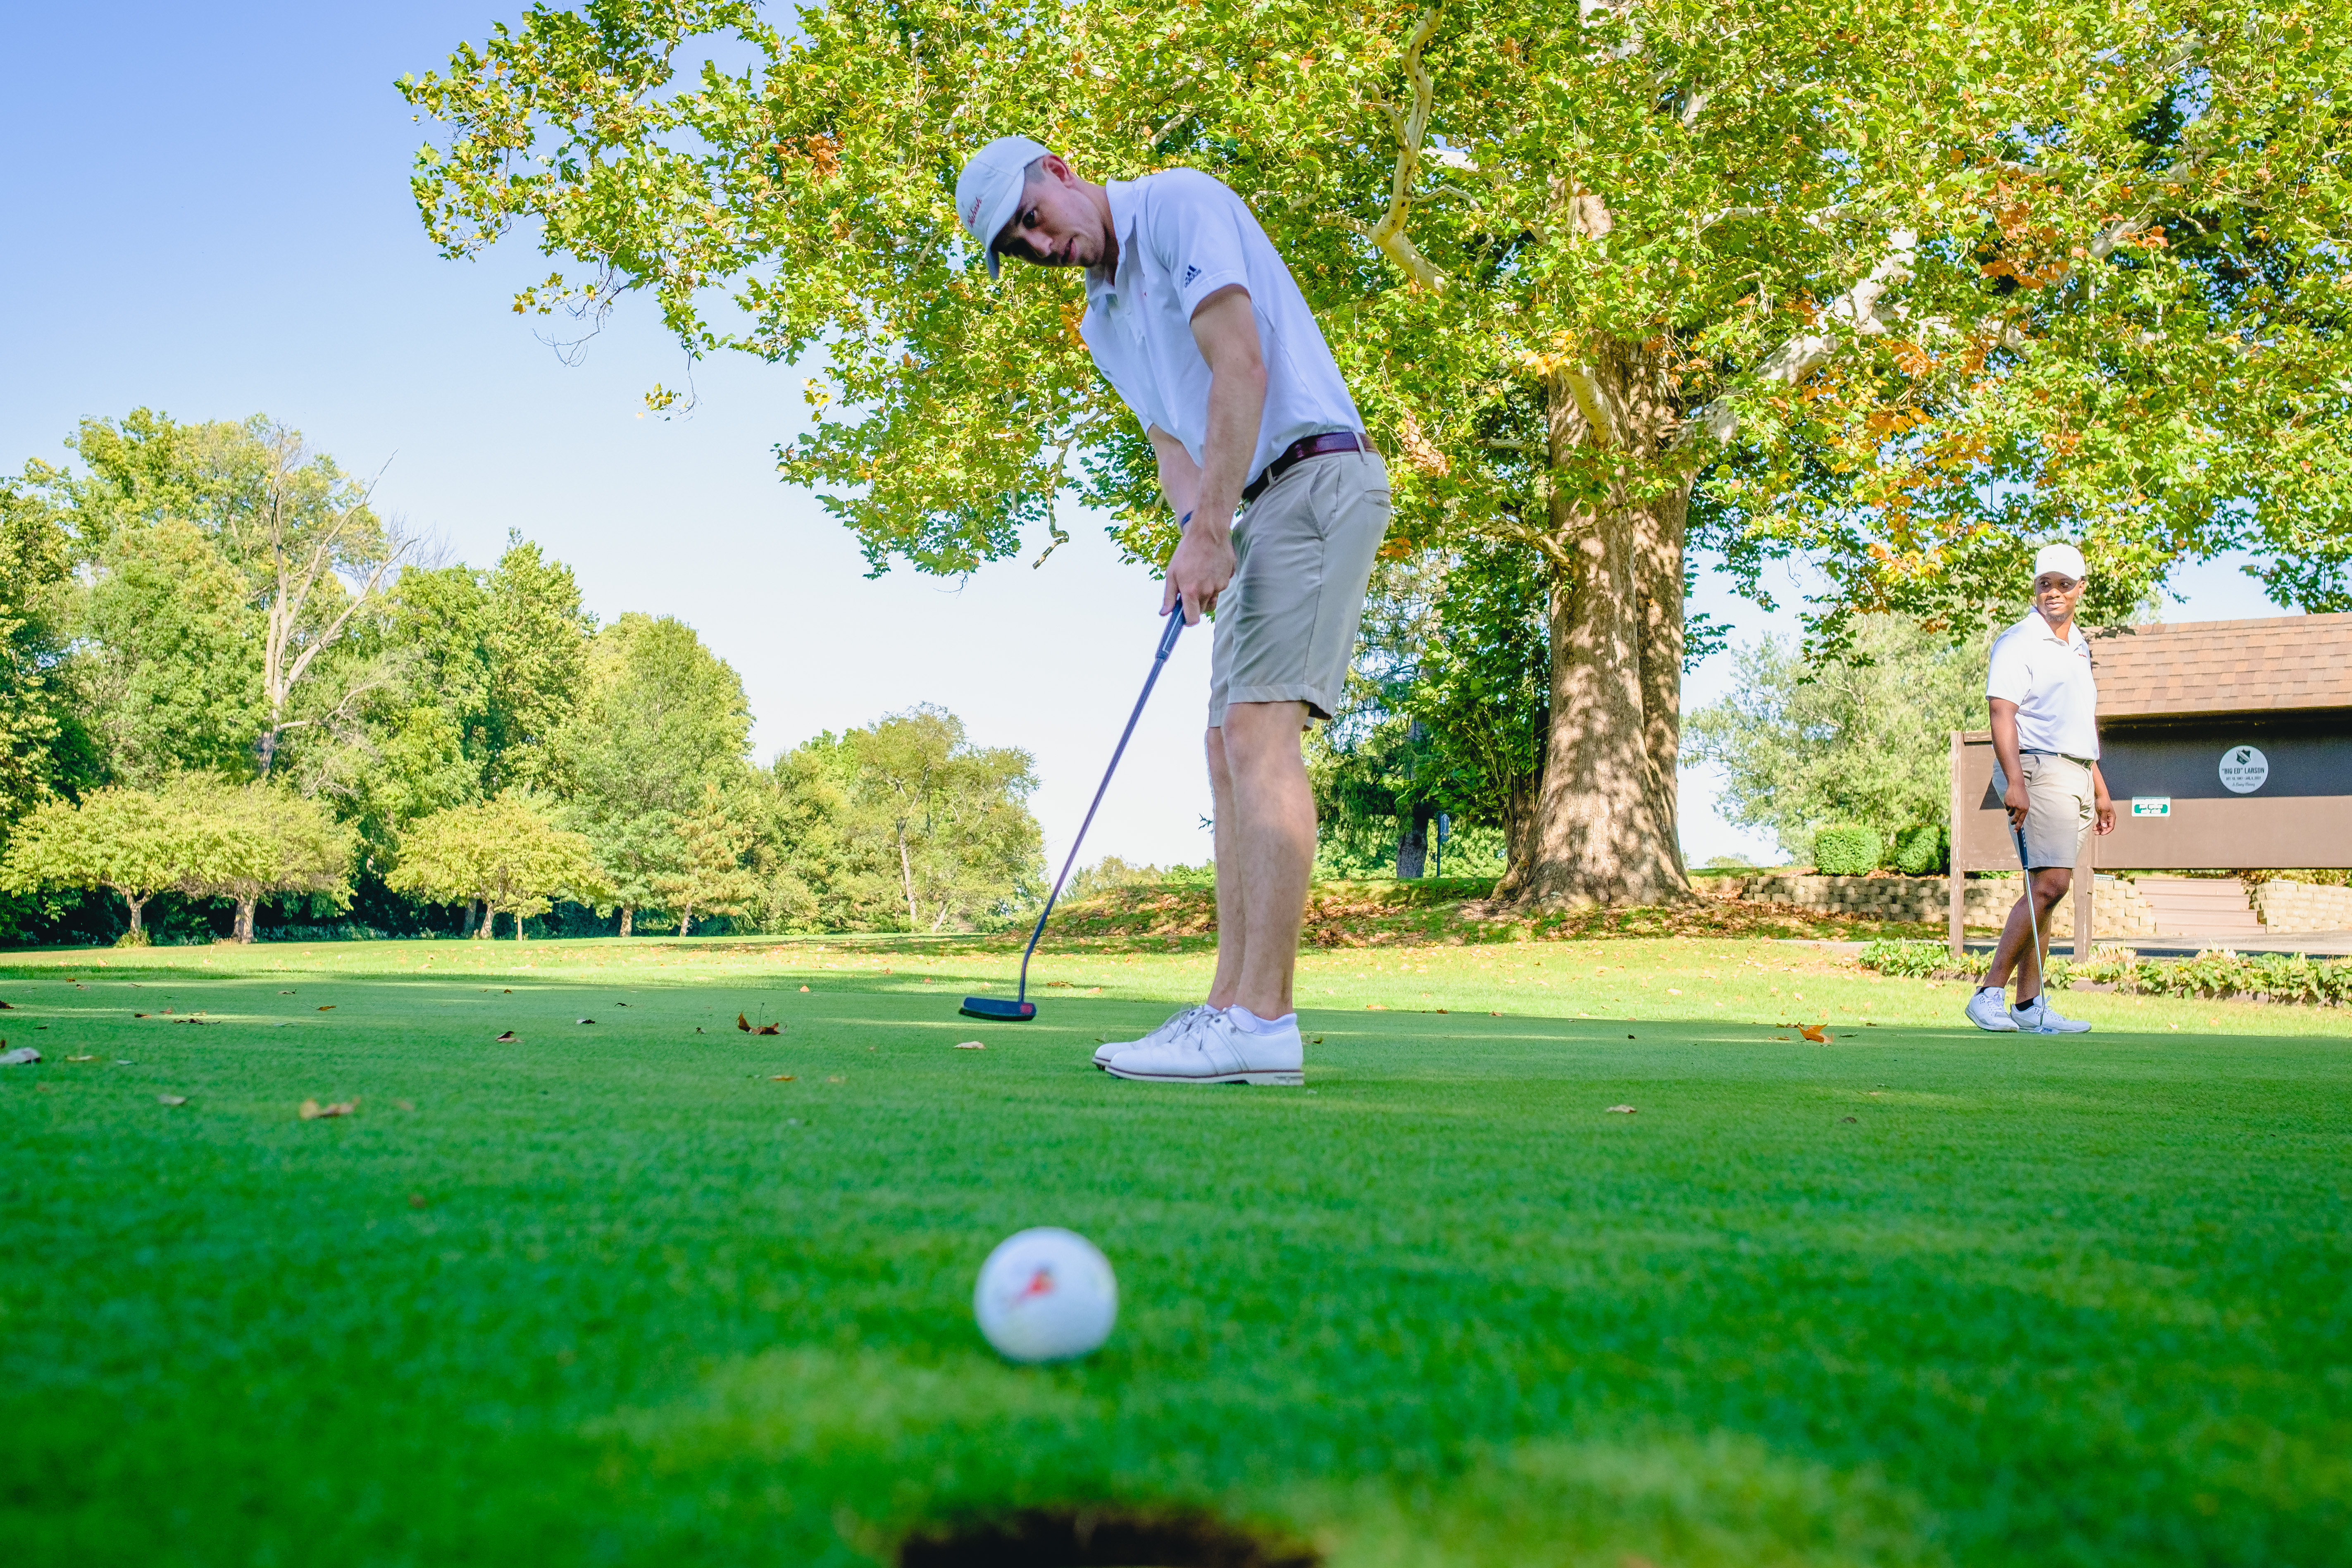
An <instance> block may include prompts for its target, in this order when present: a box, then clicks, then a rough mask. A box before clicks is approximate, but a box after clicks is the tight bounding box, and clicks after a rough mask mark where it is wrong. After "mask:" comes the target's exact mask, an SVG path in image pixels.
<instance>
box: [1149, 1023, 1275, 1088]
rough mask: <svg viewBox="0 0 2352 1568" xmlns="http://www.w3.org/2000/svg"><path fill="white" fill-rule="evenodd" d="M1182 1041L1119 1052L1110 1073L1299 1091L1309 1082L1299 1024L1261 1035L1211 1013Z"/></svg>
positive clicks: (1153, 1080)
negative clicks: (1277, 1086) (1286, 1087)
mask: <svg viewBox="0 0 2352 1568" xmlns="http://www.w3.org/2000/svg"><path fill="white" fill-rule="evenodd" d="M1202 1011H1203V1012H1205V1013H1206V1014H1207V1015H1208V1016H1206V1017H1204V1018H1202V1019H1201V1020H1200V1021H1199V1022H1198V1023H1196V1024H1194V1025H1193V1026H1192V1030H1191V1031H1190V1032H1189V1033H1188V1034H1186V1035H1185V1036H1184V1037H1182V1038H1181V1039H1178V1040H1175V1041H1171V1042H1170V1043H1168V1044H1164V1045H1156V1046H1138V1047H1135V1048H1134V1049H1132V1050H1128V1051H1122V1052H1120V1053H1119V1054H1118V1057H1117V1058H1113V1060H1112V1062H1111V1064H1110V1067H1109V1068H1108V1070H1109V1072H1110V1075H1111V1076H1112V1077H1113V1078H1126V1079H1135V1080H1136V1081H1137V1082H1139V1083H1258V1084H1288V1085H1292V1086H1294V1087H1295V1086H1297V1085H1299V1084H1303V1083H1305V1082H1306V1081H1307V1042H1306V1041H1304V1040H1302V1039H1300V1038H1299V1037H1298V1019H1297V1016H1296V1015H1293V1016H1292V1017H1291V1019H1290V1021H1289V1022H1288V1023H1286V1024H1277V1025H1276V1026H1274V1027H1272V1028H1270V1029H1267V1030H1265V1032H1264V1033H1262V1034H1261V1033H1259V1032H1257V1031H1255V1030H1251V1029H1244V1028H1243V1027H1242V1026H1240V1025H1239V1024H1236V1023H1234V1021H1233V1020H1232V1019H1231V1018H1228V1017H1226V1016H1224V1014H1223V1013H1221V1012H1219V1011H1217V1010H1216V1009H1215V1008H1213V1007H1210V1008H1203V1009H1202Z"/></svg>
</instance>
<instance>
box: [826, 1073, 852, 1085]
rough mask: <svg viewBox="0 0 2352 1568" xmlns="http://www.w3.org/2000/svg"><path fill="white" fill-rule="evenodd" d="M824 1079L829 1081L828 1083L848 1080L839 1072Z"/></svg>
mask: <svg viewBox="0 0 2352 1568" xmlns="http://www.w3.org/2000/svg"><path fill="white" fill-rule="evenodd" d="M824 1081H825V1082H827V1083H845V1082H847V1081H848V1080H847V1079H845V1078H843V1077H842V1076H841V1075H840V1074H839V1073H835V1074H834V1075H833V1076H832V1077H831V1078H829V1079H825V1080H824Z"/></svg>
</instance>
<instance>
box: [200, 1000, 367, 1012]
mask: <svg viewBox="0 0 2352 1568" xmlns="http://www.w3.org/2000/svg"><path fill="white" fill-rule="evenodd" d="M166 1010H167V1011H168V1009H166ZM334 1010H335V1005H334V1004H333V1003H332V1002H329V1003H327V1004H325V1005H322V1006H321V1007H320V1009H319V1011H320V1012H321V1013H331V1012H333V1011H334Z"/></svg>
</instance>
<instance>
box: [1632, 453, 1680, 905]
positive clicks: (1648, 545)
mask: <svg viewBox="0 0 2352 1568" xmlns="http://www.w3.org/2000/svg"><path fill="white" fill-rule="evenodd" d="M1641 521H1642V531H1641V534H1640V537H1639V539H1638V541H1637V542H1636V544H1635V549H1636V551H1637V552H1638V553H1639V567H1640V573H1641V581H1642V719H1643V751H1644V752H1646V753H1647V755H1648V758H1649V763H1650V774H1649V785H1650V811H1651V814H1652V815H1653V816H1654V817H1655V818H1656V819H1657V823H1658V831H1659V834H1660V835H1661V837H1663V838H1664V841H1665V847H1666V850H1667V853H1668V854H1670V855H1671V856H1672V857H1673V858H1674V867H1675V881H1676V882H1677V883H1679V884H1680V885H1681V887H1682V889H1683V890H1684V891H1685V892H1687V891H1688V890H1689V888H1690V868H1689V867H1688V866H1686V865H1685V863H1684V861H1683V835H1682V788H1681V779H1682V774H1681V771H1680V770H1681V767H1682V754H1683V616H1684V609H1685V604H1684V597H1683V538H1684V535H1685V531H1687V529H1688V526H1689V522H1690V489H1689V488H1688V487H1687V486H1680V487H1677V488H1676V489H1675V490H1674V492H1673V493H1671V494H1669V495H1666V496H1663V497H1661V498H1659V499H1658V500H1654V501H1653V502H1651V503H1650V504H1649V505H1647V506H1645V507H1643V509H1642V513H1641Z"/></svg>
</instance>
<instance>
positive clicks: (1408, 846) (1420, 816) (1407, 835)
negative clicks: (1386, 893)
mask: <svg viewBox="0 0 2352 1568" xmlns="http://www.w3.org/2000/svg"><path fill="white" fill-rule="evenodd" d="M1397 822H1398V824H1399V825H1400V826H1402V828H1403V829H1404V831H1403V832H1402V833H1400V834H1398V835H1397V859H1396V874H1397V880H1398V881H1400V882H1410V881H1412V880H1413V879H1416V878H1418V877H1421V876H1423V875H1425V874H1426V873H1427V872H1428V870H1429V808H1428V807H1427V806H1425V805H1424V806H1415V807H1413V809H1412V812H1411V814H1410V815H1408V816H1401V817H1399V818H1397Z"/></svg>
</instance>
